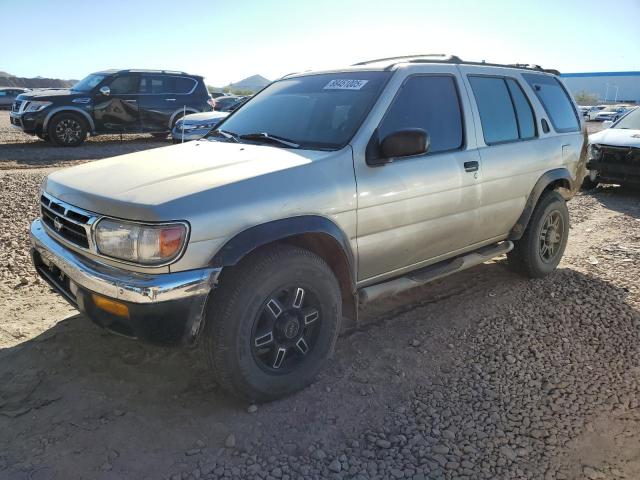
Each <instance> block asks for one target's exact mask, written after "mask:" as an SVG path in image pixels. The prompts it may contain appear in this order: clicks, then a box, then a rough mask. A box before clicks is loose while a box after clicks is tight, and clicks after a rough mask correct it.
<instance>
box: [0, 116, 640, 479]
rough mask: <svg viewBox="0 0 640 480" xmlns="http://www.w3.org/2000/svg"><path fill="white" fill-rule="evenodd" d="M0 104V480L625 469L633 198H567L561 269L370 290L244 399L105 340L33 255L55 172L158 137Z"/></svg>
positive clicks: (628, 457)
mask: <svg viewBox="0 0 640 480" xmlns="http://www.w3.org/2000/svg"><path fill="white" fill-rule="evenodd" d="M5 115H6V112H0V169H1V170H0V187H1V188H0V201H1V204H2V205H3V208H2V217H1V218H0V265H2V268H1V270H0V479H4V478H7V479H52V478H54V479H75V478H87V479H89V478H90V479H120V478H136V479H137V478H148V479H157V478H170V479H198V478H261V479H297V478H413V479H416V480H420V479H424V478H446V479H464V478H467V479H481V478H482V479H492V478H504V479H507V478H508V479H511V478H518V479H520V478H531V479H539V478H544V479H558V480H561V479H583V478H587V479H637V478H640V408H639V400H640V397H639V393H640V350H639V345H640V343H639V341H640V285H639V283H640V282H638V278H639V276H640V193H639V192H636V191H632V190H627V189H622V188H619V187H601V188H599V189H597V190H595V191H593V192H589V193H586V194H579V195H578V196H577V197H576V198H574V199H573V200H572V201H571V202H570V203H569V209H570V213H571V218H572V229H571V232H570V239H569V246H568V248H567V251H566V253H565V257H564V259H563V261H562V264H561V266H560V268H559V270H558V271H557V272H556V273H554V274H553V275H551V276H549V277H548V278H546V279H543V280H527V279H524V278H521V277H519V276H517V275H515V274H513V273H511V272H510V271H508V270H507V269H506V268H505V261H504V259H497V260H496V261H493V262H488V263H486V264H483V265H481V266H479V267H476V268H474V269H471V270H468V271H466V272H463V273H461V274H458V275H456V276H452V277H449V278H447V279H444V280H441V281H439V282H436V283H433V284H430V285H428V286H425V287H423V288H419V289H415V290H413V291H410V292H406V293H404V294H402V295H399V296H398V297H396V298H392V299H387V300H385V301H382V302H378V303H376V304H373V305H371V306H369V307H367V309H366V310H365V311H364V312H363V315H362V319H361V320H362V321H361V326H360V327H359V328H358V329H357V330H355V331H351V332H348V333H345V334H344V335H342V337H341V338H340V339H339V341H338V346H337V352H336V354H335V356H334V358H333V359H332V361H331V362H330V364H329V367H328V368H327V369H326V370H325V371H324V372H323V373H322V375H321V377H320V379H319V380H318V381H317V382H316V383H315V384H314V385H312V386H311V387H310V388H308V389H306V390H305V391H303V392H300V393H299V394H296V395H294V396H292V397H290V398H287V399H284V400H280V401H277V402H273V403H271V404H267V405H259V406H257V408H256V406H249V405H247V404H244V403H242V402H238V401H237V400H235V399H233V398H230V397H228V396H226V395H225V394H224V393H223V392H221V391H220V390H219V388H218V387H217V385H216V384H215V383H214V382H213V381H212V379H211V377H210V375H209V374H208V373H207V369H206V365H205V362H204V360H203V357H202V356H201V354H200V352H199V351H198V350H197V349H196V350H179V349H175V350H174V349H162V348H157V347H150V346H146V345H142V344H139V343H135V342H132V341H129V340H127V339H124V338H121V337H117V336H114V335H111V334H109V333H107V332H104V331H102V330H100V329H99V328H98V327H96V326H95V325H93V324H92V323H91V322H90V321H89V320H88V319H87V318H86V317H84V316H83V315H80V314H78V313H77V312H76V311H75V310H73V309H72V308H70V307H69V306H68V305H67V304H66V303H65V302H63V301H62V300H61V299H60V298H59V297H58V296H57V295H55V294H53V293H52V292H51V291H50V290H49V289H48V288H47V287H46V286H45V285H44V284H43V282H41V281H40V280H38V279H37V278H36V276H35V273H34V272H33V270H32V269H31V267H30V264H29V257H28V236H27V231H28V225H29V223H30V221H31V220H32V219H33V218H35V217H36V216H37V191H38V188H39V185H40V182H41V180H42V178H43V177H44V175H46V174H47V173H48V172H50V171H52V170H53V169H56V168H60V167H63V166H67V165H70V164H73V163H75V162H81V161H86V160H92V159H97V158H102V157H106V156H111V155H115V154H117V153H124V152H129V151H135V150H141V149H145V148H154V147H157V146H161V145H163V143H162V142H157V141H155V140H152V139H150V138H145V137H143V136H137V137H127V138H126V139H125V141H123V142H120V139H113V138H112V139H108V138H102V139H101V138H100V137H98V138H97V139H95V140H91V141H89V142H87V144H86V145H85V146H83V147H80V148H76V149H58V148H55V147H50V146H46V145H45V144H43V143H41V142H36V141H33V140H30V139H28V138H27V137H23V136H21V135H20V134H19V133H16V132H9V131H8V130H7V128H6V124H7V122H6V116H5Z"/></svg>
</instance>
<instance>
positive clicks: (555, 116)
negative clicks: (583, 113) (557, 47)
mask: <svg viewBox="0 0 640 480" xmlns="http://www.w3.org/2000/svg"><path fill="white" fill-rule="evenodd" d="M522 77H523V78H524V79H525V81H526V82H527V83H528V84H529V85H530V86H531V88H532V89H533V91H534V92H535V94H536V96H537V97H538V99H539V100H540V103H542V106H543V107H544V109H545V111H546V112H547V115H549V119H550V120H551V124H552V125H553V128H554V129H555V131H556V132H560V133H564V132H577V131H580V121H579V120H578V114H577V112H576V111H575V109H574V107H573V103H572V102H571V99H570V98H569V94H568V93H567V91H566V90H565V89H564V87H563V86H562V84H561V83H560V82H559V81H558V79H556V78H554V77H552V76H549V75H539V74H536V73H523V74H522Z"/></svg>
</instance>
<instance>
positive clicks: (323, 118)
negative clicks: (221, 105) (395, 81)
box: [220, 72, 390, 150]
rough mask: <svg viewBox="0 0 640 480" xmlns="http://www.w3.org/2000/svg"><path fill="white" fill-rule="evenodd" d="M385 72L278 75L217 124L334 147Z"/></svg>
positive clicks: (343, 140) (355, 124) (350, 130)
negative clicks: (276, 79)
mask: <svg viewBox="0 0 640 480" xmlns="http://www.w3.org/2000/svg"><path fill="white" fill-rule="evenodd" d="M389 76H390V72H343V73H326V74H318V75H308V76H304V77H296V78H291V79H284V80H280V81H278V82H275V83H273V84H271V85H270V86H269V87H267V88H265V89H264V90H263V91H262V92H260V93H259V94H258V95H256V96H255V97H254V98H253V99H251V100H250V101H249V102H248V103H246V104H245V105H243V106H242V107H241V108H239V109H238V110H237V111H236V112H235V113H234V114H233V115H231V116H230V117H228V118H227V119H226V120H225V121H224V122H223V123H222V124H220V128H221V129H222V130H225V131H226V132H230V133H233V134H234V135H238V136H242V135H247V134H250V133H268V134H269V135H273V136H277V137H281V138H283V139H286V140H289V141H291V142H294V143H297V144H299V145H300V146H301V148H310V149H323V150H335V149H339V148H342V147H343V146H344V145H346V144H347V143H348V142H349V140H351V137H353V135H354V134H355V133H356V131H357V130H358V128H359V127H360V124H361V123H362V121H363V120H364V117H365V116H366V114H367V113H368V112H369V110H370V109H371V107H372V105H373V103H374V102H375V100H376V99H377V98H378V95H379V93H380V91H381V90H382V87H383V86H384V84H385V82H386V80H387V79H388V78H389Z"/></svg>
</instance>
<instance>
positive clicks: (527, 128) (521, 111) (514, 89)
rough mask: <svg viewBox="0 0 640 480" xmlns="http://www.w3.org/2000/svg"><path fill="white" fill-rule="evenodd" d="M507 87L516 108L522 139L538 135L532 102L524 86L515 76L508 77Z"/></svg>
mask: <svg viewBox="0 0 640 480" xmlns="http://www.w3.org/2000/svg"><path fill="white" fill-rule="evenodd" d="M506 82H507V87H508V88H509V93H510V94H511V100H512V101H513V106H514V108H515V110H516V119H517V120H518V133H519V134H520V138H521V139H522V140H528V139H530V138H533V137H535V136H536V122H535V118H534V116H533V110H532V109H531V104H530V103H529V100H528V99H527V97H526V96H525V94H524V92H523V91H522V87H521V86H520V85H519V84H518V82H517V81H515V80H514V79H513V78H507V79H506Z"/></svg>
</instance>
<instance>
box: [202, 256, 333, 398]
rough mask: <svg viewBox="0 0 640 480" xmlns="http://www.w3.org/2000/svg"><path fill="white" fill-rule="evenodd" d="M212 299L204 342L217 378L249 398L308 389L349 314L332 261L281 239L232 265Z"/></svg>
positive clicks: (226, 387) (232, 390)
mask: <svg viewBox="0 0 640 480" xmlns="http://www.w3.org/2000/svg"><path fill="white" fill-rule="evenodd" d="M220 283H221V285H220V288H218V289H216V290H215V291H214V292H213V295H212V298H211V299H210V301H209V304H208V307H207V318H206V326H205V331H204V348H205V352H206V354H207V358H208V360H209V364H210V366H211V368H212V370H213V372H214V375H215V376H216V378H217V381H218V383H219V384H220V385H221V386H222V387H223V388H224V389H225V390H227V391H228V392H230V393H231V394H233V395H235V396H238V397H241V398H244V399H246V400H249V401H259V402H265V401H271V400H275V399H277V398H281V397H284V396H287V395H289V394H291V393H293V392H296V391H298V390H301V389H303V388H304V387H306V386H307V385H309V384H310V383H312V382H313V380H314V379H315V377H316V375H317V374H318V373H319V372H320V370H321V369H322V367H323V366H324V365H325V363H326V361H327V359H328V358H329V357H330V356H331V354H332V353H333V350H334V347H335V343H336V340H337V337H338V333H339V332H340V323H341V319H342V309H341V305H342V302H341V294H340V288H339V285H338V281H337V280H336V278H335V276H334V274H333V272H332V271H331V269H330V268H329V266H328V265H327V263H326V262H325V261H324V260H323V259H322V258H320V257H319V256H317V255H315V254H313V253H311V252H309V251H307V250H304V249H302V248H298V247H293V246H288V245H279V246H275V247H268V248H266V249H264V250H262V251H259V252H256V253H254V254H251V255H250V256H249V257H248V258H247V259H245V260H243V261H242V262H241V263H240V264H238V265H237V266H235V267H232V269H231V270H229V271H228V273H227V272H225V274H223V277H222V278H221V282H220Z"/></svg>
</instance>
